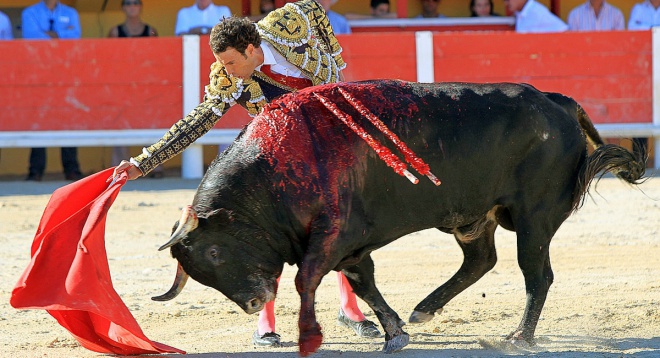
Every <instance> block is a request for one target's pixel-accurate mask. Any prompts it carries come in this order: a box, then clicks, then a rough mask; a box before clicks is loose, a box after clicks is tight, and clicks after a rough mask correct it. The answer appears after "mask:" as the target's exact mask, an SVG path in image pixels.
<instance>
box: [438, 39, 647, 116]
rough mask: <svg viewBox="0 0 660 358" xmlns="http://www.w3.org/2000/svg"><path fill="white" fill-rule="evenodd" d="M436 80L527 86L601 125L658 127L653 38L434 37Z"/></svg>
mask: <svg viewBox="0 0 660 358" xmlns="http://www.w3.org/2000/svg"><path fill="white" fill-rule="evenodd" d="M433 39H434V59H435V67H434V70H435V80H436V81H467V82H504V81H508V82H526V83H529V84H531V85H533V86H535V87H537V88H538V89H540V90H543V91H548V92H560V93H563V94H565V95H567V96H571V97H573V98H574V99H575V100H577V101H578V102H579V103H580V104H581V105H582V106H583V107H584V108H585V110H586V111H587V113H589V115H590V117H591V119H592V120H593V121H594V122H596V123H650V122H652V109H653V105H652V72H651V71H652V57H651V56H652V53H651V50H652V48H651V32H650V31H615V32H589V33H576V32H566V33H559V34H517V33H513V32H495V33H461V34H456V33H436V34H434V38H433Z"/></svg>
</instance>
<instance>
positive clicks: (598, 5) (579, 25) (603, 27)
mask: <svg viewBox="0 0 660 358" xmlns="http://www.w3.org/2000/svg"><path fill="white" fill-rule="evenodd" d="M568 29H569V30H571V31H610V30H625V29H626V25H625V20H624V18H623V13H622V12H621V10H619V9H617V8H616V7H614V6H612V5H610V4H608V3H607V2H605V0H587V2H585V3H584V4H582V5H578V6H576V7H575V8H574V9H573V10H571V12H570V13H569V14H568Z"/></svg>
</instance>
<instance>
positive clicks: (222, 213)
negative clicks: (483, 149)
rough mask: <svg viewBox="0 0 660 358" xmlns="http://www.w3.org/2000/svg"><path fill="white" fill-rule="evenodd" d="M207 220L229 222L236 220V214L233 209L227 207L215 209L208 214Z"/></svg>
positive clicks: (220, 222) (221, 222) (219, 222)
mask: <svg viewBox="0 0 660 358" xmlns="http://www.w3.org/2000/svg"><path fill="white" fill-rule="evenodd" d="M206 220H213V221H214V222H216V223H218V224H221V225H222V224H229V223H231V222H232V221H234V214H233V213H232V212H231V210H227V209H225V208H220V209H215V210H213V211H211V212H210V213H209V214H208V215H207V216H206Z"/></svg>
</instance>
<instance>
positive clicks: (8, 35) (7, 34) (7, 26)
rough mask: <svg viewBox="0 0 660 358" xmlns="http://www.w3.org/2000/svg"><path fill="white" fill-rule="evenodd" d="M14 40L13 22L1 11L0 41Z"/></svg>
mask: <svg viewBox="0 0 660 358" xmlns="http://www.w3.org/2000/svg"><path fill="white" fill-rule="evenodd" d="M13 38H14V35H13V34H12V29H11V21H9V16H7V15H5V13H4V12H2V11H0V40H11V39H13Z"/></svg>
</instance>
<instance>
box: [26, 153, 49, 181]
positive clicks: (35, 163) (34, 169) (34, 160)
mask: <svg viewBox="0 0 660 358" xmlns="http://www.w3.org/2000/svg"><path fill="white" fill-rule="evenodd" d="M45 169H46V148H32V149H30V168H29V170H28V176H27V180H35V181H41V178H42V177H43V175H44V170H45Z"/></svg>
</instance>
